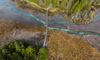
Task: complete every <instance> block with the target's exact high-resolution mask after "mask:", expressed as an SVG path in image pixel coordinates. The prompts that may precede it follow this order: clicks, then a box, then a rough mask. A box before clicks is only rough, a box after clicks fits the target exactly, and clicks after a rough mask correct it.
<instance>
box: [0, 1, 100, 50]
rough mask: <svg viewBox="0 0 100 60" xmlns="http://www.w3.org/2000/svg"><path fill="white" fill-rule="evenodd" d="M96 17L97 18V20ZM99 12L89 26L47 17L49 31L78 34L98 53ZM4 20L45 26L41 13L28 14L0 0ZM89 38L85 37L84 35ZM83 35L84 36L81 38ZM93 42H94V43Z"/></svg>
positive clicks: (60, 18)
mask: <svg viewBox="0 0 100 60" xmlns="http://www.w3.org/2000/svg"><path fill="white" fill-rule="evenodd" d="M97 17H98V18H97ZM99 17H100V10H98V9H97V11H96V13H95V20H93V21H92V22H90V23H89V24H86V25H84V24H81V25H77V24H73V23H68V22H65V20H63V16H61V15H57V14H56V15H54V16H52V17H51V16H49V29H57V30H62V31H65V32H68V33H71V34H79V35H80V36H79V38H80V39H83V40H84V41H87V42H88V43H89V44H91V45H93V46H96V47H97V49H98V50H99V51H100V48H99V47H100V43H99V42H100V40H99V39H100V37H99V35H100V18H99ZM1 18H5V19H8V20H14V21H21V22H28V23H34V24H38V25H40V26H45V18H46V17H45V16H44V15H43V14H42V13H39V14H34V15H32V14H29V12H28V11H24V10H22V9H20V8H17V7H16V2H14V3H11V2H10V1H9V0H0V19H1ZM54 21H56V22H54ZM88 34H89V35H91V36H88V37H87V36H85V35H88ZM81 35H84V36H81ZM94 41H95V42H94Z"/></svg>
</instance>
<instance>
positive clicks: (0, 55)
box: [0, 40, 47, 60]
mask: <svg viewBox="0 0 100 60" xmlns="http://www.w3.org/2000/svg"><path fill="white" fill-rule="evenodd" d="M36 50H37V51H36ZM36 56H38V57H36ZM46 57H47V54H46V48H37V49H35V48H34V47H32V46H29V44H28V43H26V42H25V40H20V41H18V40H14V41H13V42H9V43H8V45H3V47H2V49H1V50H0V60H36V58H38V59H39V60H40V59H42V60H45V59H46Z"/></svg>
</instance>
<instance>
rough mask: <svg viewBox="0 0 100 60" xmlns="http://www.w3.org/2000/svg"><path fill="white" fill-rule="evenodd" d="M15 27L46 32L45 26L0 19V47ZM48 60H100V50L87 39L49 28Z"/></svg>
mask: <svg viewBox="0 0 100 60" xmlns="http://www.w3.org/2000/svg"><path fill="white" fill-rule="evenodd" d="M13 29H15V30H16V29H19V30H23V31H29V32H33V33H34V32H45V28H44V27H43V26H38V25H32V24H28V23H27V24H25V23H21V22H14V21H10V20H5V19H0V47H1V46H2V44H1V42H2V41H3V39H2V38H4V36H5V35H7V34H9V33H10V32H11V31H12V30H13ZM46 44H47V55H48V56H47V60H100V52H98V51H96V50H95V48H93V47H91V46H90V45H89V44H87V43H86V42H85V41H82V40H79V39H78V38H76V37H74V36H73V35H68V34H66V33H65V32H63V31H59V30H49V31H48V38H47V43H46Z"/></svg>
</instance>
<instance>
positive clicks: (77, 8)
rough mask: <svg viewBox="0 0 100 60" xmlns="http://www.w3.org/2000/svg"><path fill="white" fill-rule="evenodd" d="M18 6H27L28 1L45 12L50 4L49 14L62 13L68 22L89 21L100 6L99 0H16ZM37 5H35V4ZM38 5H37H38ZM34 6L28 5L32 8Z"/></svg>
mask: <svg viewBox="0 0 100 60" xmlns="http://www.w3.org/2000/svg"><path fill="white" fill-rule="evenodd" d="M16 1H17V3H18V4H17V7H24V8H25V6H26V7H27V6H28V5H27V3H28V4H30V5H31V6H32V7H33V8H37V9H36V11H38V10H39V11H42V12H43V13H44V12H45V10H43V9H44V8H47V7H48V6H50V9H49V14H50V15H52V14H61V15H63V16H64V19H65V20H66V21H68V22H74V23H77V24H80V23H86V24H87V23H89V22H90V21H91V19H93V17H94V13H95V7H93V6H96V5H97V6H99V3H100V1H99V0H16ZM33 5H34V6H35V7H34V6H33ZM36 6H37V7H36ZM32 7H30V6H29V7H27V8H29V9H31V8H32Z"/></svg>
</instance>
